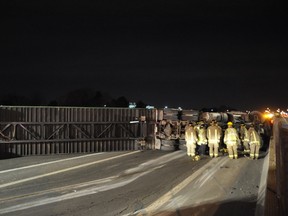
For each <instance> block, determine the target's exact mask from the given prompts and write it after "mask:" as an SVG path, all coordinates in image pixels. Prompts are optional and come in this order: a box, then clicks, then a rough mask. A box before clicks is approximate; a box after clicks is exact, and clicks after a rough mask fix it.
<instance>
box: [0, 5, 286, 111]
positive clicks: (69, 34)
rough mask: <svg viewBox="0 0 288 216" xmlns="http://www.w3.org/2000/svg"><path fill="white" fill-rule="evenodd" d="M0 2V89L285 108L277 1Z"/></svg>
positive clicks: (281, 11)
mask: <svg viewBox="0 0 288 216" xmlns="http://www.w3.org/2000/svg"><path fill="white" fill-rule="evenodd" d="M151 2H152V3H151ZM0 8H1V9H0V10H1V19H0V24H1V34H0V39H1V42H0V48H1V49H0V57H1V60H0V61H1V62H0V63H1V64H0V71H1V77H0V80H1V81H0V96H2V95H6V94H19V95H34V94H37V95H39V96H41V97H43V98H45V99H47V100H51V99H54V98H57V97H59V96H61V95H64V94H66V93H67V92H69V91H71V90H75V89H81V88H92V89H95V90H99V91H101V92H106V93H109V94H110V95H111V96H112V97H115V98H117V97H120V96H125V97H126V98H127V99H129V101H138V100H142V101H143V102H145V103H146V104H150V105H154V106H155V107H159V108H160V107H164V106H169V107H176V108H177V107H179V106H180V107H182V108H187V109H200V108H203V107H219V106H223V105H224V106H229V107H234V108H237V109H239V110H246V109H250V110H251V109H265V108H266V107H271V108H278V107H279V108H282V109H285V110H286V109H287V108H288V104H287V102H288V87H287V78H286V77H287V68H288V67H287V66H288V61H287V57H288V55H287V54H288V53H287V52H288V49H287V48H288V46H287V44H288V43H287V40H288V30H287V29H288V28H287V21H286V20H287V15H286V14H287V13H286V8H285V7H284V5H281V3H280V2H278V1H260V0H254V1H253V0H251V1H245V0H241V1H240V0H239V1H237V0H234V1H231V0H229V1H228V0H227V1H224V0H199V1H198V0H193V1H192V0H190V1H181V0H175V1H171V0H166V1H164V0H162V1H156V0H155V1H147V0H145V1H144V0H143V1H137V0H131V1H127V0H119V1H111V0H101V1H100V0H99V1H96V0H95V1H92V0H91V1H85V0H79V1H78V0H69V1H61V0H58V1H52V0H51V1H42V0H41V1H30V0H26V1H20V0H18V1H17V0H2V1H1V3H0ZM285 74H286V75H285Z"/></svg>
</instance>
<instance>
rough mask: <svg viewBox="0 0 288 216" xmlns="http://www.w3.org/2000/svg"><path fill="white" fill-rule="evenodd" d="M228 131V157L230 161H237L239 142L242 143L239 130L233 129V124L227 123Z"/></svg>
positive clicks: (225, 137)
mask: <svg viewBox="0 0 288 216" xmlns="http://www.w3.org/2000/svg"><path fill="white" fill-rule="evenodd" d="M227 126H228V127H227V129H226V130H225V133H224V144H226V146H227V150H228V155H229V158H230V159H233V157H234V159H237V158H238V152H237V146H238V142H239V141H240V139H239V136H238V132H237V130H236V129H235V128H234V127H233V123H232V122H228V123H227Z"/></svg>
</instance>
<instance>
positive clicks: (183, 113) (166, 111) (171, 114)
mask: <svg viewBox="0 0 288 216" xmlns="http://www.w3.org/2000/svg"><path fill="white" fill-rule="evenodd" d="M212 120H215V121H217V122H218V125H219V126H220V127H221V128H222V129H223V131H224V130H225V129H226V127H227V122H229V121H231V122H233V124H234V127H235V128H236V129H238V128H239V127H240V125H241V124H242V123H244V124H246V125H247V127H249V126H250V124H252V123H253V124H255V125H256V127H257V128H258V130H259V132H260V133H263V136H265V134H268V133H270V131H265V130H263V123H265V119H263V115H262V113H261V112H258V111H252V112H242V111H227V112H207V111H199V110H193V109H191V110H182V109H180V108H179V109H175V108H163V109H157V121H156V122H157V123H156V133H155V135H156V136H155V142H156V143H158V145H157V146H159V147H158V149H161V150H177V149H182V148H185V128H186V126H187V125H188V124H189V122H192V123H193V124H197V122H200V121H201V122H203V123H204V125H205V126H206V127H207V126H208V125H209V124H210V123H211V121H212Z"/></svg>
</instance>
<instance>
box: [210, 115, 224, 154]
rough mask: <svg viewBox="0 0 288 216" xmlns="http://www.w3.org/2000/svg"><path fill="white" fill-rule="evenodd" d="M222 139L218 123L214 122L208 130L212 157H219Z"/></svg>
mask: <svg viewBox="0 0 288 216" xmlns="http://www.w3.org/2000/svg"><path fill="white" fill-rule="evenodd" d="M220 138H221V131H220V130H219V127H218V126H217V125H216V121H215V120H212V122H211V124H210V126H209V127H208V128H207V139H208V147H209V155H210V157H211V158H212V157H218V151H219V143H220Z"/></svg>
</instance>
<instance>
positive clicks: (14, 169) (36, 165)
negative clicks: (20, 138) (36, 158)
mask: <svg viewBox="0 0 288 216" xmlns="http://www.w3.org/2000/svg"><path fill="white" fill-rule="evenodd" d="M98 154H103V153H102V152H101V153H94V154H88V155H82V156H78V157H73V158H66V159H61V160H56V161H50V162H46V163H40V164H34V165H29V166H25V167H18V168H13V169H9V170H2V171H0V174H1V173H7V172H13V171H17V170H23V169H29V168H33V167H38V166H44V165H48V164H53V163H58V162H63V161H69V160H75V159H79V158H84V157H91V156H95V155H98Z"/></svg>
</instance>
